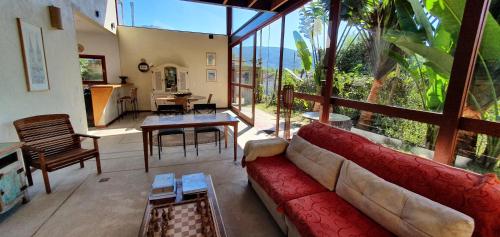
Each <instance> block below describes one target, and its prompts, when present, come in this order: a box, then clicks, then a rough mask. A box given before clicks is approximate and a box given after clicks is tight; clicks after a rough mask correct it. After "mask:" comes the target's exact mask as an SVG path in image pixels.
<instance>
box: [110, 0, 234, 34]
mask: <svg viewBox="0 0 500 237" xmlns="http://www.w3.org/2000/svg"><path fill="white" fill-rule="evenodd" d="M117 3H118V6H117V8H118V15H119V17H118V19H119V20H118V21H119V22H120V24H121V25H125V26H138V27H147V28H157V29H167V30H179V31H190V32H201V33H213V34H226V7H224V6H217V5H211V4H202V3H195V2H188V1H181V0H168V1H165V0H136V1H134V0H118V1H117ZM132 6H133V7H132ZM132 16H133V17H132Z"/></svg>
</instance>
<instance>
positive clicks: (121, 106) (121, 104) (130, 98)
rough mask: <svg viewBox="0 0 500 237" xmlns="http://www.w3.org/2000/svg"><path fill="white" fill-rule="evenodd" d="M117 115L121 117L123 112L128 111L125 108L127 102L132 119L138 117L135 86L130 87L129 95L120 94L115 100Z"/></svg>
mask: <svg viewBox="0 0 500 237" xmlns="http://www.w3.org/2000/svg"><path fill="white" fill-rule="evenodd" d="M117 104H118V106H117V109H118V116H119V117H120V118H121V117H122V114H123V113H126V112H129V110H128V109H127V104H129V105H130V107H132V108H131V111H132V116H133V118H134V119H136V118H137V117H138V112H139V111H138V107H139V104H138V103H137V87H132V88H130V95H126V96H122V97H120V98H119V99H118V101H117Z"/></svg>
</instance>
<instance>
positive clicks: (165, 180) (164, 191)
mask: <svg viewBox="0 0 500 237" xmlns="http://www.w3.org/2000/svg"><path fill="white" fill-rule="evenodd" d="M176 193H177V185H176V182H175V174H173V173H167V174H159V175H156V176H155V179H154V181H153V184H152V185H151V194H150V195H149V200H158V199H165V198H175V196H176Z"/></svg>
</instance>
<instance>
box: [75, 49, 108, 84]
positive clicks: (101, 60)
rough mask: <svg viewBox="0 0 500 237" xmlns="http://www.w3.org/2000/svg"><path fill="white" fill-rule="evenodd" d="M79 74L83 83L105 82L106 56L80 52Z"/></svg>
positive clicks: (106, 81)
mask: <svg viewBox="0 0 500 237" xmlns="http://www.w3.org/2000/svg"><path fill="white" fill-rule="evenodd" d="M79 60H80V76H81V77H82V83H83V84H107V83H108V79H107V73H106V57H105V56H104V55H90V54H80V55H79Z"/></svg>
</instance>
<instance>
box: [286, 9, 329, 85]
mask: <svg viewBox="0 0 500 237" xmlns="http://www.w3.org/2000/svg"><path fill="white" fill-rule="evenodd" d="M324 2H325V1H321V0H313V1H311V2H309V3H307V4H305V5H304V6H302V7H300V8H299V9H297V10H295V11H293V12H291V13H289V14H287V15H286V17H285V42H284V49H283V85H293V86H294V88H295V91H297V92H301V93H307V94H316V95H320V94H321V85H322V83H323V82H324V81H325V79H326V78H325V70H324V67H325V65H324V62H325V61H324V57H325V53H326V47H327V44H329V41H328V11H327V10H326V9H328V6H326V5H325V3H324Z"/></svg>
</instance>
